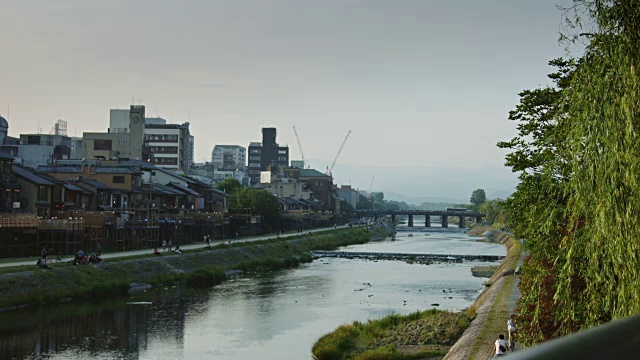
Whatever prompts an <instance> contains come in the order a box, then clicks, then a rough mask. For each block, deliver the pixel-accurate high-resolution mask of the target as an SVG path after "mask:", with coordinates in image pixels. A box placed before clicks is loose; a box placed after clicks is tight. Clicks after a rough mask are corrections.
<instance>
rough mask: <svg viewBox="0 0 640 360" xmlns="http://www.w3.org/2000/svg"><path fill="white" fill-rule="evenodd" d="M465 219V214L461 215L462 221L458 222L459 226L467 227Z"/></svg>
mask: <svg viewBox="0 0 640 360" xmlns="http://www.w3.org/2000/svg"><path fill="white" fill-rule="evenodd" d="M464 219H465V217H464V216H460V221H459V222H458V227H460V228H463V227H465V224H464Z"/></svg>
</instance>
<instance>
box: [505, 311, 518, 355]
mask: <svg viewBox="0 0 640 360" xmlns="http://www.w3.org/2000/svg"><path fill="white" fill-rule="evenodd" d="M507 331H508V332H509V350H511V351H513V348H514V347H515V342H516V332H517V331H518V328H517V327H516V324H515V323H514V322H513V319H512V318H509V320H507Z"/></svg>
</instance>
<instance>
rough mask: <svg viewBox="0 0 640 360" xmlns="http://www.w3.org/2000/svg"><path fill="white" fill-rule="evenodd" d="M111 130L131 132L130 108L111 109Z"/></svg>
mask: <svg viewBox="0 0 640 360" xmlns="http://www.w3.org/2000/svg"><path fill="white" fill-rule="evenodd" d="M109 132H110V133H120V132H123V133H128V132H129V109H111V110H109Z"/></svg>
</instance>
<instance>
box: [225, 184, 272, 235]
mask: <svg viewBox="0 0 640 360" xmlns="http://www.w3.org/2000/svg"><path fill="white" fill-rule="evenodd" d="M230 208H232V209H234V210H235V211H238V210H239V209H242V210H246V209H250V211H251V213H252V214H255V215H260V216H262V219H263V221H264V222H266V223H267V224H268V225H270V226H272V227H273V226H277V224H279V223H280V215H281V211H280V205H279V204H278V200H277V199H276V198H275V196H273V195H272V194H271V193H269V192H268V191H266V190H264V189H249V188H242V189H239V190H237V191H236V192H235V193H234V196H233V199H232V206H230Z"/></svg>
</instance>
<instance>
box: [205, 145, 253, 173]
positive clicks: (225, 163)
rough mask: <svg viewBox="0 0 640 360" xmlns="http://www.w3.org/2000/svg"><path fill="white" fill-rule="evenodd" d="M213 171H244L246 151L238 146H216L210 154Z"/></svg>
mask: <svg viewBox="0 0 640 360" xmlns="http://www.w3.org/2000/svg"><path fill="white" fill-rule="evenodd" d="M211 163H213V166H214V169H216V170H218V169H226V170H245V167H246V166H245V164H246V163H247V149H246V148H245V147H243V146H240V145H216V146H214V147H213V151H212V152H211Z"/></svg>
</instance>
